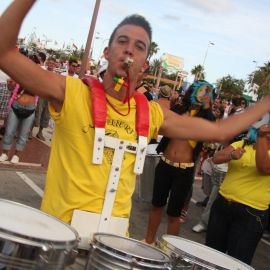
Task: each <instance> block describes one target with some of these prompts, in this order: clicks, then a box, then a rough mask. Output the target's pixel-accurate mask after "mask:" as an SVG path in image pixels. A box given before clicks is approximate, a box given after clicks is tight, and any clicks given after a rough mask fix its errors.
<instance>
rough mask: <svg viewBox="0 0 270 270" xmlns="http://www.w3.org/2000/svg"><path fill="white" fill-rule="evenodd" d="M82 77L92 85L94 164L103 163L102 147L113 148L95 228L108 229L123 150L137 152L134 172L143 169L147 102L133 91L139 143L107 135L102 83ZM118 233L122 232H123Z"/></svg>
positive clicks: (146, 129) (146, 135)
mask: <svg viewBox="0 0 270 270" xmlns="http://www.w3.org/2000/svg"><path fill="white" fill-rule="evenodd" d="M82 81H83V82H84V83H85V84H86V85H88V86H89V87H90V88H91V95H92V104H93V113H92V115H93V123H94V128H95V135H94V149H93V158H92V162H93V164H102V160H103V151H104V147H108V148H111V149H114V155H113V160H112V166H111V170H110V174H109V179H108V184H107V188H106V193H105V199H104V204H103V209H102V212H101V215H99V224H98V228H97V229H96V231H95V232H108V231H109V226H110V221H111V218H114V219H116V218H115V217H112V210H113V205H114V201H115V197H116V191H117V188H118V183H119V179H120V174H121V166H122V161H123V158H124V153H125V152H129V153H133V154H135V155H136V159H135V164H134V173H135V174H141V173H142V171H143V165H144V161H145V156H146V148H147V137H148V133H149V104H148V101H147V99H146V97H145V96H144V95H143V94H141V93H138V92H135V93H134V95H133V97H134V99H135V101H136V132H137V135H138V143H133V142H129V141H125V140H121V139H118V138H114V137H110V136H106V135H105V125H106V116H107V111H106V95H105V90H104V87H103V85H102V84H101V83H100V82H99V81H98V80H96V79H93V78H84V79H82ZM95 215H97V214H95ZM120 219H121V218H120ZM127 222H128V221H127ZM75 228H76V226H75ZM125 233H126V232H125ZM116 234H117V232H116ZM119 234H120V235H123V232H122V233H119Z"/></svg>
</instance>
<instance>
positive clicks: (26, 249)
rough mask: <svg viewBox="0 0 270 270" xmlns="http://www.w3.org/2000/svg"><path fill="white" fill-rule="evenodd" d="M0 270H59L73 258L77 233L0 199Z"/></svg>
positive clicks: (70, 262) (47, 218) (36, 210)
mask: <svg viewBox="0 0 270 270" xmlns="http://www.w3.org/2000/svg"><path fill="white" fill-rule="evenodd" d="M0 213H1V220H0V221H1V222H0V269H1V270H2V269H8V270H13V269H16V270H26V269H38V270H39V269H40V270H45V269H46V270H47V269H49V270H58V269H59V270H61V269H64V268H65V267H66V266H67V265H70V264H72V263H73V262H74V261H75V258H76V256H77V251H76V248H77V246H78V242H79V236H78V233H77V232H76V231H75V230H74V229H73V228H72V227H71V226H69V225H68V224H66V223H64V222H62V221H61V220H59V219H57V218H55V217H53V216H51V215H49V214H47V213H44V212H42V211H40V210H38V209H35V208H32V207H30V206H27V205H23V204H20V203H17V202H13V201H9V200H4V199H0Z"/></svg>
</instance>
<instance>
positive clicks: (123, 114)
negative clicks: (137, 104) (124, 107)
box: [106, 98, 130, 116]
mask: <svg viewBox="0 0 270 270" xmlns="http://www.w3.org/2000/svg"><path fill="white" fill-rule="evenodd" d="M106 101H107V102H108V104H109V105H110V106H111V108H112V109H113V110H114V111H115V112H116V113H118V114H120V115H122V116H127V115H129V113H130V101H129V100H128V112H127V113H121V112H119V111H118V110H117V109H116V108H115V107H114V106H113V105H112V103H111V102H110V101H109V100H108V99H107V98H106Z"/></svg>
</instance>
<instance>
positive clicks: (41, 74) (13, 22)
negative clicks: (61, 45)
mask: <svg viewBox="0 0 270 270" xmlns="http://www.w3.org/2000/svg"><path fill="white" fill-rule="evenodd" d="M34 3H35V0H23V1H21V0H15V1H13V3H12V4H11V5H10V6H9V7H8V9H7V10H6V11H5V12H4V14H3V15H2V16H1V17H0V29H1V35H0V68H1V69H3V71H4V72H6V73H7V74H8V75H9V76H10V77H11V78H13V79H14V80H15V81H17V82H18V83H19V84H21V85H22V86H23V87H25V88H27V89H28V90H30V91H31V92H32V93H33V94H36V95H38V96H41V97H44V98H46V99H48V100H50V101H51V102H52V103H53V104H54V106H55V108H56V109H57V110H59V109H61V106H62V103H63V101H64V97H65V78H64V77H63V76H60V75H57V74H54V73H52V72H49V71H46V70H43V69H42V68H40V67H39V66H38V65H36V64H35V63H33V62H32V61H30V60H29V59H28V58H26V57H25V56H23V55H21V54H20V53H18V52H17V51H16V50H15V45H16V42H17V38H18V34H19V31H20V27H21V24H22V21H23V19H24V17H25V16H26V15H27V13H28V12H29V10H30V9H31V7H32V6H33V5H34Z"/></svg>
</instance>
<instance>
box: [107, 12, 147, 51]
mask: <svg viewBox="0 0 270 270" xmlns="http://www.w3.org/2000/svg"><path fill="white" fill-rule="evenodd" d="M128 24H130V25H136V26H140V27H142V28H143V29H144V30H145V31H146V33H147V34H148V37H149V39H150V43H151V42H152V27H151V25H150V23H149V22H148V21H147V20H146V19H145V18H144V17H143V16H141V15H139V14H133V15H130V16H128V17H126V18H125V19H124V20H122V21H121V22H120V23H119V24H118V25H117V26H116V27H115V28H114V30H113V32H112V34H111V36H110V39H109V46H110V45H111V44H112V42H113V39H114V36H115V33H116V31H117V30H118V29H119V28H120V27H121V26H124V25H128ZM149 49H150V46H149Z"/></svg>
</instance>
